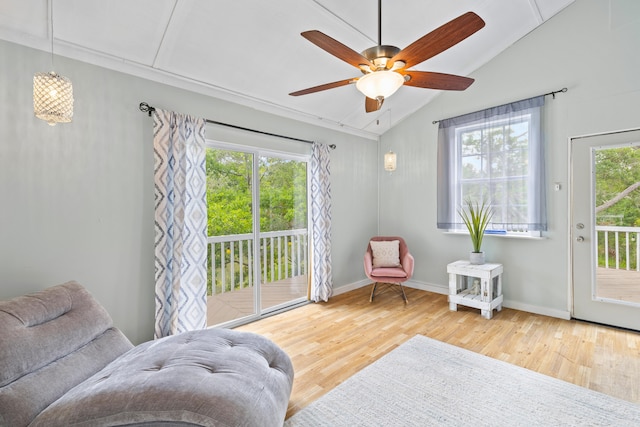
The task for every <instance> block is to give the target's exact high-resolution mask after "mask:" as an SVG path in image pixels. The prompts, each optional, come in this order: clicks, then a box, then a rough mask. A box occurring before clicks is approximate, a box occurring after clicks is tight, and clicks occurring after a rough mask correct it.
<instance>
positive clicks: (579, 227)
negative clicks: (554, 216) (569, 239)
mask: <svg viewBox="0 0 640 427" xmlns="http://www.w3.org/2000/svg"><path fill="white" fill-rule="evenodd" d="M576 228H577V229H578V230H582V229H583V228H584V224H583V223H581V222H579V223H577V224H576Z"/></svg>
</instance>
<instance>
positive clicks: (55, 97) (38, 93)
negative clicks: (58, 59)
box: [33, 71, 73, 126]
mask: <svg viewBox="0 0 640 427" xmlns="http://www.w3.org/2000/svg"><path fill="white" fill-rule="evenodd" d="M33 113H34V114H35V116H36V117H37V118H39V119H42V120H44V121H46V122H47V123H49V124H50V125H51V126H55V124H56V123H69V122H71V118H72V117H73V85H72V84H71V80H69V79H68V78H66V77H63V76H60V75H58V74H56V73H55V72H53V71H51V72H49V73H36V74H34V76H33Z"/></svg>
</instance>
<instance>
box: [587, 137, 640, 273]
mask: <svg viewBox="0 0 640 427" xmlns="http://www.w3.org/2000/svg"><path fill="white" fill-rule="evenodd" d="M595 165H596V167H595V172H596V196H595V197H596V200H595V202H596V224H597V225H602V226H606V225H611V226H619V227H640V188H639V187H640V146H628V147H620V148H611V149H600V150H596V151H595ZM604 234H605V233H604V232H599V233H598V260H599V265H600V266H604V265H605V257H608V259H609V265H610V266H611V265H615V259H616V255H617V256H618V257H619V260H620V263H621V264H620V268H627V264H629V268H631V269H635V268H637V265H636V259H637V256H636V254H637V239H638V233H637V232H632V233H620V234H619V235H618V239H619V240H618V247H619V248H626V246H627V244H629V259H628V260H627V258H626V252H625V253H616V248H615V246H614V244H615V240H614V239H615V237H614V234H613V233H609V248H608V251H607V253H606V254H605V236H604Z"/></svg>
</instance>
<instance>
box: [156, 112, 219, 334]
mask: <svg viewBox="0 0 640 427" xmlns="http://www.w3.org/2000/svg"><path fill="white" fill-rule="evenodd" d="M204 126H205V120H204V119H198V118H194V117H191V116H186V115H182V114H178V113H174V112H170V111H162V110H157V109H156V111H155V112H154V115H153V150H154V157H155V168H154V169H155V172H154V179H155V205H156V206H155V228H156V241H155V278H156V326H155V337H156V338H161V337H164V336H167V335H174V334H178V333H180V332H185V331H190V330H194V329H203V328H205V327H206V326H207V201H206V171H205V146H204Z"/></svg>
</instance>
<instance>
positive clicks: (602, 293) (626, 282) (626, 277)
mask: <svg viewBox="0 0 640 427" xmlns="http://www.w3.org/2000/svg"><path fill="white" fill-rule="evenodd" d="M596 274H597V275H598V279H597V287H596V295H597V296H599V297H602V298H611V299H616V300H620V301H628V302H636V303H639V304H640V272H638V271H628V270H616V269H613V268H598V270H597V273H596Z"/></svg>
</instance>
